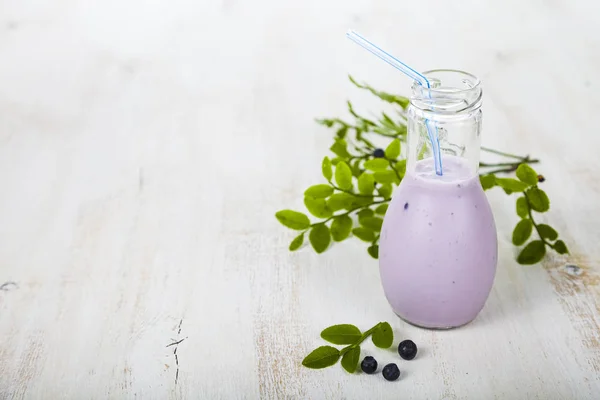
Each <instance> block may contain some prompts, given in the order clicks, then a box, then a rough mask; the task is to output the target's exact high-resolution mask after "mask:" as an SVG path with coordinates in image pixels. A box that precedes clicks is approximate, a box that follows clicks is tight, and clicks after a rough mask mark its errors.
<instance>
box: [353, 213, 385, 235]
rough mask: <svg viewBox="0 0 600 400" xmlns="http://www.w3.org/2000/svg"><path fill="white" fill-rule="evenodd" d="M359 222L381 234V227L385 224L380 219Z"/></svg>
mask: <svg viewBox="0 0 600 400" xmlns="http://www.w3.org/2000/svg"><path fill="white" fill-rule="evenodd" d="M358 222H360V224H361V225H362V226H364V227H365V228H370V229H372V230H374V231H375V232H379V231H380V230H381V225H382V224H383V220H382V219H381V218H378V217H365V218H359V219H358Z"/></svg>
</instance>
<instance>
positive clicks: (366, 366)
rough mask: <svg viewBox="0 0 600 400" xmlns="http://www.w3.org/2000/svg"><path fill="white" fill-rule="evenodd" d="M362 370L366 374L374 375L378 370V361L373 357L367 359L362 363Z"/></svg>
mask: <svg viewBox="0 0 600 400" xmlns="http://www.w3.org/2000/svg"><path fill="white" fill-rule="evenodd" d="M360 369H362V370H363V372H364V373H366V374H372V373H374V372H375V371H376V370H377V360H375V359H374V358H373V357H371V356H367V357H365V359H364V360H363V361H362V363H360Z"/></svg>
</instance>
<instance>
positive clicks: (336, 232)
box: [331, 215, 352, 242]
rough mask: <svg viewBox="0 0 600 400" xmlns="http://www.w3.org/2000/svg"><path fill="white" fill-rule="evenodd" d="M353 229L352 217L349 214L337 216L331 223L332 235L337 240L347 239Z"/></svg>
mask: <svg viewBox="0 0 600 400" xmlns="http://www.w3.org/2000/svg"><path fill="white" fill-rule="evenodd" d="M351 231H352V218H350V217H349V216H347V215H340V216H339V217H335V218H334V219H333V222H332V223H331V237H332V238H333V240H335V241H336V242H341V241H342V240H344V239H346V238H347V237H348V236H349V235H350V232H351Z"/></svg>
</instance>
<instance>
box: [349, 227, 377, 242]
mask: <svg viewBox="0 0 600 400" xmlns="http://www.w3.org/2000/svg"><path fill="white" fill-rule="evenodd" d="M352 233H353V234H354V236H356V237H357V238H359V239H360V240H364V241H365V242H372V241H373V240H375V232H373V231H372V230H371V229H368V228H354V229H352Z"/></svg>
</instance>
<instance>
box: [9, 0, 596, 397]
mask: <svg viewBox="0 0 600 400" xmlns="http://www.w3.org/2000/svg"><path fill="white" fill-rule="evenodd" d="M598 11H599V10H598V5H597V2H595V1H593V0H588V1H577V2H568V1H566V0H555V1H535V2H521V1H504V2H498V1H485V2H483V1H482V2H463V3H461V2H445V1H420V2H416V1H412V2H408V1H402V2H398V1H360V0H351V1H341V0H336V1H329V2H324V3H323V2H321V1H317V0H309V1H305V2H297V3H290V2H283V1H274V0H259V1H254V2H249V1H246V2H242V1H235V0H223V1H220V2H218V1H210V2H209V1H189V0H176V1H151V2H148V1H133V0H130V1H116V0H106V1H102V2H86V1H82V0H61V1H54V2H44V1H34V0H28V1H25V0H2V1H0V188H1V190H2V194H1V196H0V284H1V283H4V282H10V281H14V282H16V284H17V285H18V287H16V288H15V287H14V286H13V285H9V286H6V287H5V289H11V290H3V291H0V398H16V399H21V398H28V399H38V398H48V399H57V398H69V399H87V398H94V399H104V398H144V399H154V398H155V399H165V398H258V397H262V398H302V399H304V398H313V399H320V398H405V399H409V398H413V399H466V398H473V399H484V398H485V399H491V398H498V399H528V398H530V399H598V398H600V329H599V325H600V297H599V293H600V288H599V286H598V285H599V284H600V249H599V247H598V242H599V241H600V229H598V225H599V224H600V216H599V214H598V204H600V202H599V200H600V185H599V184H598V182H599V180H598V175H597V174H598V167H599V162H598V147H599V145H600V135H598V134H596V131H597V124H598V122H597V118H596V114H597V110H598V109H600V95H599V94H598V93H599V89H600V86H599V84H600V81H598V70H599V69H600V30H599V26H600V12H598ZM349 27H354V28H355V29H357V30H359V31H360V32H362V33H364V34H365V35H368V36H369V37H371V38H373V40H375V41H377V42H379V43H381V45H383V46H385V47H386V48H389V49H391V50H392V51H393V52H394V53H396V54H399V55H401V56H402V57H404V58H405V59H406V60H410V61H411V62H412V63H413V64H414V65H415V66H417V67H418V68H422V69H429V68H437V67H451V68H452V67H454V68H460V69H464V70H468V71H471V72H473V73H475V74H477V75H478V76H480V77H481V78H482V79H483V80H484V83H485V87H484V88H485V139H484V142H485V144H487V145H489V146H493V147H496V148H500V149H503V150H508V151H514V152H519V153H523V154H525V153H531V154H533V155H535V156H536V157H539V158H541V159H542V160H543V164H542V165H541V166H540V167H539V170H540V172H542V173H544V174H545V175H546V176H547V178H548V180H547V182H546V183H544V188H545V189H546V190H547V192H548V193H549V195H550V197H551V199H552V210H551V212H550V213H549V214H548V216H547V218H548V220H550V221H552V224H553V225H555V226H556V227H557V228H558V229H559V231H560V233H561V235H562V236H563V237H564V238H565V240H566V241H567V244H568V245H569V246H570V248H571V250H572V253H573V255H572V256H571V257H570V258H568V259H567V258H559V257H550V258H548V259H546V260H545V261H544V262H543V264H542V265H536V266H532V267H523V266H519V265H517V264H516V262H515V261H514V255H515V250H514V248H513V247H512V245H511V244H510V232H511V229H512V227H513V225H514V223H515V222H516V215H515V213H514V211H513V207H514V199H509V198H508V197H507V196H505V195H504V194H503V193H492V194H491V195H490V200H491V202H492V205H493V208H494V212H495V214H496V218H497V225H498V229H499V238H500V263H499V268H498V275H497V280H496V283H495V286H494V289H493V292H492V295H491V297H490V299H489V301H488V303H487V305H486V307H485V309H484V311H483V312H482V314H481V315H480V317H479V318H478V319H477V320H476V321H475V322H474V323H472V324H470V325H468V326H467V327H465V328H462V329H459V330H454V331H449V332H431V331H425V330H419V329H417V328H413V327H411V326H407V325H406V324H404V323H401V322H400V321H398V320H397V319H396V318H395V317H394V315H393V314H392V312H391V310H390V309H389V307H388V305H387V303H386V301H385V299H384V297H383V294H382V291H381V288H380V284H379V276H378V270H377V264H376V262H374V261H373V260H371V259H370V257H369V256H368V255H367V253H366V251H365V249H364V248H363V246H362V245H361V244H359V243H358V242H357V241H349V242H348V243H344V244H341V245H338V246H335V247H333V248H332V249H331V250H329V251H328V252H327V253H326V254H324V255H321V256H317V255H315V254H314V253H312V251H310V250H304V251H301V252H298V253H294V254H289V253H288V252H287V245H288V243H289V241H290V240H291V239H292V237H293V232H290V231H288V230H286V229H284V228H282V227H281V226H279V224H278V223H277V222H276V221H275V219H274V218H273V213H274V212H275V211H276V210H278V209H281V208H287V207H289V208H300V207H301V197H302V192H303V190H304V188H305V187H306V186H308V185H310V184H312V183H316V182H317V181H318V179H319V176H320V172H319V171H320V169H319V168H320V167H319V165H320V160H321V158H322V156H323V155H324V154H325V152H326V147H327V145H328V144H329V141H330V136H329V133H328V132H325V131H324V130H323V129H321V128H320V127H318V126H316V125H315V124H314V123H313V121H312V119H313V118H314V117H315V116H323V115H326V116H329V115H331V116H333V115H339V114H342V113H343V109H344V100H345V99H346V98H347V97H351V98H352V99H353V100H354V101H355V103H356V104H357V106H358V107H359V108H360V109H362V110H367V109H371V110H373V111H378V108H377V107H379V103H376V102H375V101H373V100H372V99H370V98H369V97H367V96H365V95H364V94H363V93H359V92H357V91H351V90H350V85H349V83H348V82H347V81H346V74H347V73H348V72H351V73H352V74H353V75H355V76H356V77H357V78H360V79H361V80H366V81H368V82H369V83H372V84H373V85H376V86H378V87H381V88H384V89H387V90H390V91H392V90H396V91H397V92H399V93H404V94H406V93H407V90H408V82H407V81H406V79H404V78H403V77H402V76H399V75H398V74H397V73H396V72H395V71H393V70H392V69H391V68H390V67H388V66H386V65H385V64H383V63H381V62H380V61H378V60H376V59H374V58H373V57H371V56H370V55H368V54H367V53H366V52H364V51H363V50H361V49H359V48H358V47H356V46H355V45H354V44H352V43H350V42H349V41H347V40H345V39H344V32H345V30H346V29H347V28H349ZM567 262H569V263H574V264H576V265H578V266H579V267H581V268H582V269H581V270H580V272H582V273H580V274H579V275H576V274H569V273H568V270H566V269H565V268H564V265H565V264H566V263H567ZM384 320H387V321H390V322H392V324H393V326H394V329H395V330H396V335H397V338H412V339H413V340H415V342H416V343H417V344H419V345H420V347H421V353H420V355H419V357H418V359H416V360H414V361H412V362H400V363H399V366H400V368H401V370H402V371H403V377H402V379H401V380H400V381H398V382H396V383H388V382H385V381H384V380H383V379H382V378H381V376H365V375H362V374H360V375H356V376H350V375H348V374H346V373H345V372H344V371H343V370H342V369H341V367H339V366H335V367H333V368H329V369H326V370H322V371H311V370H307V369H304V368H302V367H301V366H300V362H301V360H302V358H303V357H304V355H305V354H307V353H308V352H309V351H310V350H312V349H313V348H314V347H316V346H318V345H321V343H322V341H321V340H320V338H319V337H318V335H319V332H320V330H321V329H322V328H324V327H326V326H328V325H330V324H332V323H355V324H357V325H358V326H359V327H361V328H363V329H366V328H368V327H370V326H372V325H373V324H374V323H376V322H378V321H384ZM179 326H181V332H179V333H178V329H179ZM183 338H186V339H185V340H184V341H183V342H181V343H180V344H179V345H178V346H177V355H178V363H179V366H177V365H176V361H175V357H174V354H173V351H174V346H171V347H166V346H167V345H168V344H169V343H171V342H172V341H174V340H180V339H183ZM371 352H372V354H374V355H376V356H377V358H378V359H379V360H380V362H391V361H395V360H399V358H398V357H397V356H395V355H394V353H393V352H389V353H386V352H384V351H381V350H379V351H375V350H374V349H372V348H369V347H368V346H367V347H366V352H365V354H366V353H371ZM177 369H179V375H178V379H177V382H176V379H175V377H176V374H177Z"/></svg>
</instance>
